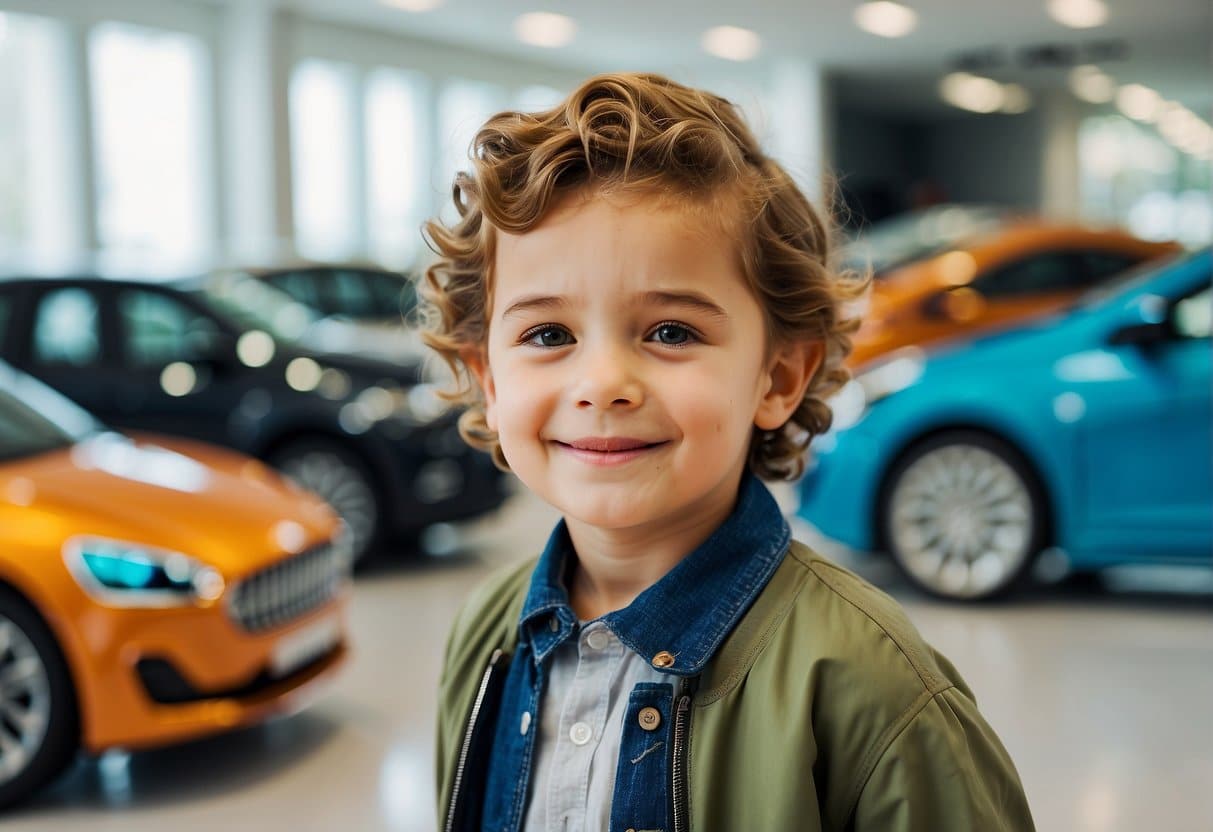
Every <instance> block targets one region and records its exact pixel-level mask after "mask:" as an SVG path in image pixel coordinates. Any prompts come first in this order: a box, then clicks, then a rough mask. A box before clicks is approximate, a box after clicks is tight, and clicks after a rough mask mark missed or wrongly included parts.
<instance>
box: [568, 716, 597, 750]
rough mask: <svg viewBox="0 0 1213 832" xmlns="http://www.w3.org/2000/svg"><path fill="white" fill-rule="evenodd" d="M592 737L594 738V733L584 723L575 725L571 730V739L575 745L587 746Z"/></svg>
mask: <svg viewBox="0 0 1213 832" xmlns="http://www.w3.org/2000/svg"><path fill="white" fill-rule="evenodd" d="M592 736H594V732H593V731H592V730H590V726H588V725H586V724H585V723H584V722H577V723H574V725H573V727H572V728H570V729H569V739H571V740H572V741H573V745H585V744H586V743H587V742H589V741H590V737H592Z"/></svg>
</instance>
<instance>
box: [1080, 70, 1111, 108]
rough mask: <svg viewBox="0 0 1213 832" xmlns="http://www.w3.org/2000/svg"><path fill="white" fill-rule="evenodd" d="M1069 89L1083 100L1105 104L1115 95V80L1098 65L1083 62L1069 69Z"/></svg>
mask: <svg viewBox="0 0 1213 832" xmlns="http://www.w3.org/2000/svg"><path fill="white" fill-rule="evenodd" d="M1070 90H1071V91H1072V92H1073V93H1074V94H1075V95H1077V96H1078V97H1079V98H1081V99H1082V100H1083V101H1089V102H1090V103H1092V104H1107V103H1108V102H1109V101H1111V100H1112V99H1113V98H1114V97H1115V96H1116V82H1115V81H1113V80H1112V79H1111V78H1110V77H1109V76H1108V75H1106V74H1104V72H1103V70H1101V69H1100V68H1099V67H1097V66H1092V65H1091V64H1084V65H1082V66H1076V67H1074V68H1073V69H1072V70H1070Z"/></svg>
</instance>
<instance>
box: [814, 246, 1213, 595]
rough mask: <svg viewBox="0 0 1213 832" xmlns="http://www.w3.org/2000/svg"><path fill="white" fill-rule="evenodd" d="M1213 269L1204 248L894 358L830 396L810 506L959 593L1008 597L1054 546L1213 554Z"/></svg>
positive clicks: (821, 522)
mask: <svg viewBox="0 0 1213 832" xmlns="http://www.w3.org/2000/svg"><path fill="white" fill-rule="evenodd" d="M1211 278H1213V258H1211V257H1210V252H1209V251H1208V250H1204V251H1201V252H1199V253H1197V254H1192V255H1188V256H1186V257H1183V258H1181V259H1179V260H1175V261H1172V262H1170V263H1169V264H1168V265H1166V266H1164V267H1162V268H1157V267H1154V268H1151V269H1150V270H1149V271H1148V272H1141V271H1139V272H1137V273H1135V274H1133V275H1130V276H1128V277H1126V278H1125V279H1124V280H1121V281H1119V282H1117V283H1116V284H1114V285H1111V286H1105V287H1104V288H1102V289H1100V290H1098V292H1096V293H1092V294H1089V295H1087V296H1085V297H1084V298H1083V300H1082V301H1080V302H1079V303H1078V304H1077V305H1076V306H1075V307H1074V308H1072V309H1070V310H1069V311H1068V312H1067V313H1066V314H1065V315H1064V316H1060V317H1052V318H1049V319H1044V320H1040V321H1038V322H1036V323H1034V324H1032V325H1030V326H1028V327H1025V328H1020V329H1016V330H1013V331H1006V332H999V333H996V334H992V335H989V336H987V337H985V338H982V339H980V340H976V341H972V342H969V343H964V344H951V345H948V346H946V347H944V348H943V349H941V350H938V351H935V352H931V353H924V352H923V351H922V350H918V349H911V350H905V351H902V352H899V353H896V354H894V355H892V356H891V357H890V358H889V359H888V360H886V361H883V362H881V363H880V364H879V365H877V366H874V367H872V368H870V369H868V370H867V371H865V372H863V373H862V374H860V375H859V376H857V377H856V378H855V379H853V380H852V381H851V382H850V383H849V384H848V385H847V387H845V388H844V389H843V390H842V391H840V392H839V393H838V394H837V396H836V397H835V399H834V400H833V405H834V410H835V425H834V427H833V428H832V429H831V430H830V432H829V433H826V434H824V435H823V436H821V437H818V439H817V440H816V441H815V442H814V447H813V450H814V454H813V457H814V458H813V461H812V462H811V463H810V469H809V471H808V473H807V474H806V475H805V477H804V479H803V480H802V481H801V485H800V497H801V503H800V508H799V514H800V516H802V517H803V518H804V519H805V520H807V521H808V522H810V523H811V524H813V525H814V526H815V527H816V528H817V529H818V530H820V531H821V532H822V533H823V534H825V535H826V536H827V537H831V538H834V539H836V540H838V541H841V542H842V543H845V544H846V545H848V546H850V547H852V548H855V549H859V550H865V551H872V550H876V551H883V552H887V553H889V554H890V555H891V556H892V557H893V559H894V560H895V561H896V563H897V564H898V565H899V566H900V567H901V568H902V570H903V571H904V572H905V573H906V575H907V576H908V577H909V578H910V579H911V580H912V581H913V582H914V583H915V584H917V585H918V586H919V587H920V588H922V589H924V590H926V591H927V592H929V593H931V594H934V595H938V596H943V597H947V598H953V599H963V600H977V599H983V598H989V597H993V596H996V595H998V594H1001V593H1005V592H1006V591H1008V590H1009V589H1011V588H1012V587H1014V586H1015V585H1016V584H1017V582H1019V581H1020V580H1021V579H1022V578H1024V576H1026V575H1027V574H1028V572H1029V570H1030V569H1031V567H1032V564H1033V562H1034V560H1035V558H1036V556H1037V555H1038V554H1039V553H1040V552H1041V551H1042V550H1044V549H1046V548H1049V547H1057V548H1059V549H1061V550H1062V551H1063V552H1064V553H1065V554H1066V556H1067V557H1068V559H1069V561H1070V563H1071V565H1072V566H1073V567H1074V568H1075V569H1080V570H1089V569H1098V568H1101V567H1106V566H1112V565H1117V564H1127V563H1158V564H1161V563H1166V564H1202V565H1208V564H1210V563H1213V447H1211V442H1210V432H1211V428H1210V425H1211V424H1213V413H1211V412H1210V385H1211V379H1210V357H1211V354H1213V353H1211V347H1210V327H1211V319H1213V302H1211V300H1210V281H1211Z"/></svg>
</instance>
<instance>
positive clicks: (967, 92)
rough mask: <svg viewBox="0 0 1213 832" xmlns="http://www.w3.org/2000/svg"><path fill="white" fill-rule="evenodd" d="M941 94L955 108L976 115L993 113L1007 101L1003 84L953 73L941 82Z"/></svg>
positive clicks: (963, 73)
mask: <svg viewBox="0 0 1213 832" xmlns="http://www.w3.org/2000/svg"><path fill="white" fill-rule="evenodd" d="M939 94H940V95H941V96H942V97H943V100H944V101H946V102H948V103H949V104H951V105H952V106H953V107H959V108H961V109H962V110H969V111H970V112H974V113H992V112H994V111H996V110H998V109H999V108H1001V107H1002V105H1003V103H1004V102H1005V101H1006V94H1005V93H1004V92H1003V88H1002V84H1000V83H998V82H997V81H995V80H994V79H992V78H982V77H981V76H980V75H970V74H969V73H967V72H953V73H951V74H949V75H946V76H944V79H943V80H942V81H940V82H939Z"/></svg>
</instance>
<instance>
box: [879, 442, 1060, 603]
mask: <svg viewBox="0 0 1213 832" xmlns="http://www.w3.org/2000/svg"><path fill="white" fill-rule="evenodd" d="M879 524H880V532H881V539H882V541H883V543H884V545H885V547H886V548H887V549H888V551H889V553H890V554H891V555H892V556H893V559H894V561H895V562H896V563H897V565H898V566H899V567H900V568H901V570H902V571H903V572H904V573H905V574H906V576H907V577H909V578H910V580H911V581H913V582H914V583H915V584H916V585H917V586H918V587H920V588H921V589H923V590H925V591H927V592H928V593H930V594H932V595H937V596H940V597H944V598H950V599H956V600H966V601H975V600H980V599H984V598H992V597H995V596H997V595H999V594H1001V593H1004V592H1006V591H1007V590H1009V589H1010V588H1011V587H1012V586H1014V585H1015V584H1016V583H1017V582H1019V581H1020V580H1021V579H1023V578H1024V576H1026V575H1027V573H1028V571H1029V570H1030V568H1031V566H1032V563H1033V561H1034V560H1035V558H1036V556H1037V554H1039V552H1040V551H1041V549H1042V548H1043V542H1044V533H1045V502H1044V498H1043V495H1042V491H1041V488H1040V487H1039V485H1038V484H1037V481H1036V478H1035V476H1034V475H1033V474H1032V472H1031V470H1030V468H1029V467H1028V465H1027V463H1026V462H1024V460H1023V458H1022V457H1021V456H1020V454H1019V453H1018V452H1017V451H1015V449H1014V448H1012V447H1011V446H1010V445H1008V444H1007V443H1005V442H1002V441H1000V440H998V439H995V438H994V437H992V436H989V435H987V434H984V433H978V432H975V431H951V432H948V433H944V434H939V435H936V436H933V437H931V438H930V439H927V440H926V441H924V442H922V443H921V444H919V445H917V446H915V447H913V448H911V449H910V451H909V452H908V453H906V454H905V455H904V456H902V457H901V459H900V460H898V462H897V463H896V464H895V465H894V466H893V468H892V470H891V471H890V472H889V474H888V476H887V477H886V479H885V482H884V487H883V488H882V490H881V500H880V508H879Z"/></svg>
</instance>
